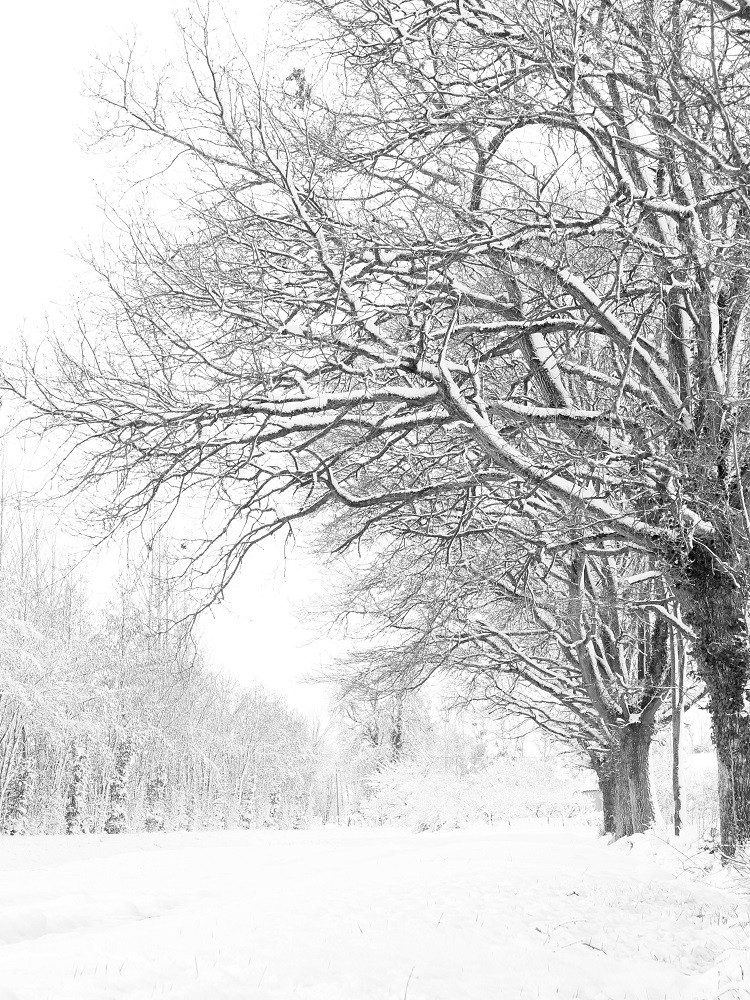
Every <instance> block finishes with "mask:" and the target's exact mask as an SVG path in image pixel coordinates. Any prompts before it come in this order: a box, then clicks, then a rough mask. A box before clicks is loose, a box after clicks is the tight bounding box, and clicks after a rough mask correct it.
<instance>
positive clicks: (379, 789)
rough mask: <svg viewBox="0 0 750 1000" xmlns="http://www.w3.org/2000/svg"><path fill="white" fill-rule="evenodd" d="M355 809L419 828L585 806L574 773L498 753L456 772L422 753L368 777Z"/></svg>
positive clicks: (374, 819)
mask: <svg viewBox="0 0 750 1000" xmlns="http://www.w3.org/2000/svg"><path fill="white" fill-rule="evenodd" d="M369 784H370V794H369V795H368V796H367V797H366V798H365V799H364V800H363V802H362V803H361V805H360V807H359V809H360V812H361V814H362V816H363V820H364V822H365V823H366V824H382V823H388V824H397V825H404V824H405V825H408V826H412V827H415V828H417V829H420V830H437V829H440V828H441V827H462V826H466V825H470V824H474V823H489V824H497V823H512V822H513V821H514V820H519V819H527V818H544V819H547V820H550V819H553V818H554V819H565V818H568V817H571V816H576V815H583V814H584V813H586V812H587V810H588V805H587V803H586V801H585V799H584V797H583V795H582V794H581V793H580V792H579V791H578V789H577V784H576V781H575V778H574V776H573V775H572V774H571V773H567V772H565V771H563V770H562V769H561V768H560V766H559V765H553V764H551V763H549V762H547V761H542V760H539V759H536V758H531V757H520V756H518V757H498V758H496V759H494V760H491V761H489V762H487V763H484V764H483V765H482V766H481V767H480V768H478V769H476V770H474V771H472V772H470V773H463V774H461V773H458V772H457V771H456V770H455V769H449V768H446V767H445V764H444V763H443V762H441V761H436V760H431V759H430V758H429V756H428V755H426V754H423V753H422V754H420V753H414V754H409V755H407V756H406V757H405V758H404V759H403V760H402V761H401V762H400V763H398V764H394V765H390V766H388V767H386V768H384V769H383V770H382V771H380V772H379V773H377V774H375V775H373V776H372V777H371V778H370V781H369Z"/></svg>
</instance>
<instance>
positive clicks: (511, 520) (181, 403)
mask: <svg viewBox="0 0 750 1000" xmlns="http://www.w3.org/2000/svg"><path fill="white" fill-rule="evenodd" d="M302 11H303V14H304V15H305V16H306V17H307V18H308V21H307V23H308V25H309V24H315V28H314V30H311V33H312V34H314V35H315V36H316V38H319V39H323V40H322V41H317V42H315V43H314V45H312V46H311V48H310V51H309V52H308V65H309V66H310V67H311V69H310V72H309V73H308V74H307V76H306V78H305V81H304V99H303V100H301V99H296V100H295V99H290V97H289V94H288V93H287V92H286V91H288V87H289V84H288V82H287V83H286V84H284V82H283V81H280V82H279V83H278V85H276V84H275V83H274V81H272V80H270V81H264V82H262V83H259V82H258V80H257V78H256V76H255V75H254V74H253V71H252V68H251V67H247V66H246V65H245V63H244V59H243V54H242V49H241V46H240V47H238V48H237V49H236V50H235V51H234V52H233V53H232V52H230V53H229V55H227V56H226V57H222V56H220V55H217V54H216V53H215V52H214V51H213V49H212V46H213V36H212V34H211V29H210V26H209V25H208V24H207V23H206V22H204V21H201V20H200V19H197V20H196V22H195V23H194V24H193V25H192V26H189V28H188V30H187V31H186V34H185V52H186V61H187V65H186V67H184V72H183V73H182V75H179V74H177V75H174V74H172V75H171V76H170V75H169V74H165V75H164V76H163V77H161V78H159V79H158V80H157V81H156V82H155V83H150V82H149V80H148V79H147V78H146V77H145V76H143V75H141V74H139V73H138V71H137V69H136V66H137V60H136V59H135V58H134V55H133V53H132V52H127V53H125V54H124V56H123V58H122V59H119V60H116V61H114V62H113V63H111V64H109V65H108V66H105V67H103V71H102V75H101V80H100V84H99V86H98V89H97V97H98V101H99V108H100V110H101V112H102V116H101V119H100V126H99V127H100V134H101V136H102V137H103V138H104V139H109V140H111V141H112V142H113V143H115V144H122V143H123V142H126V141H130V142H132V143H133V144H135V146H136V147H137V148H140V149H144V148H145V147H147V148H148V154H147V156H146V159H145V160H143V161H142V162H143V163H144V167H145V165H146V164H147V165H148V167H149V168H150V167H151V166H153V163H154V161H157V163H158V164H159V165H161V164H164V166H165V168H166V167H168V165H169V163H170V162H172V161H174V160H175V159H176V160H177V163H178V169H177V171H176V173H174V181H175V185H176V187H175V193H176V194H178V195H179V193H180V192H183V193H184V197H183V198H182V212H183V216H182V219H181V225H180V226H179V227H177V226H175V227H171V229H170V227H166V229H165V230H164V231H160V229H159V227H158V226H156V224H155V223H154V221H153V220H150V219H148V218H146V217H145V216H140V217H136V218H135V219H132V220H130V223H129V230H130V232H129V238H130V247H129V248H128V247H127V246H126V244H125V241H124V240H123V241H121V243H120V244H119V246H118V247H117V248H116V251H115V256H114V258H110V259H109V260H107V261H104V262H103V263H102V264H101V266H100V267H101V272H102V276H103V278H104V279H105V281H106V283H107V286H108V289H109V307H108V308H107V309H105V310H104V311H103V312H102V313H101V314H100V315H99V316H97V317H96V318H95V319H94V320H91V319H90V318H88V319H87V318H86V317H85V316H84V317H82V319H81V325H82V328H83V331H84V336H83V339H82V342H81V343H80V344H76V346H75V347H74V348H66V347H65V346H63V345H62V344H60V345H58V347H57V348H56V352H55V356H54V362H53V363H52V364H51V365H49V366H45V364H44V363H43V362H42V361H40V360H35V359H34V358H28V359H27V361H26V365H25V372H24V373H23V374H22V375H18V376H16V375H14V374H13V373H12V372H9V375H8V388H9V389H10V390H11V391H13V392H16V393H18V394H20V395H21V396H22V397H23V398H24V399H25V400H26V401H28V402H30V403H31V405H32V406H33V408H34V410H35V413H36V415H37V416H38V417H39V418H41V420H42V422H43V423H44V424H46V425H48V426H50V427H54V428H57V429H59V430H61V431H63V432H64V433H65V434H66V435H67V436H68V437H67V441H68V447H72V448H73V450H74V452H75V453H76V454H77V456H78V463H79V464H77V465H76V463H75V461H74V463H73V468H76V469H78V471H79V472H80V475H81V479H82V481H85V482H86V483H87V485H88V486H89V487H90V488H91V487H93V488H94V489H95V490H96V489H98V496H97V503H98V506H99V508H100V510H101V511H102V512H103V518H104V525H105V527H106V528H109V527H110V526H111V525H112V524H114V523H119V522H122V521H123V520H138V519H140V518H142V517H143V516H144V514H145V513H146V512H148V513H149V516H150V517H161V518H162V519H167V518H169V516H170V515H171V513H172V511H173V509H174V506H175V504H176V503H177V502H178V501H180V502H182V503H186V502H187V503H189V502H190V499H191V497H198V498H200V502H201V505H202V507H201V509H202V510H205V509H207V507H208V508H209V509H210V514H209V515H207V521H206V527H205V531H204V532H203V534H202V536H201V537H200V538H198V540H197V541H196V542H195V544H193V545H190V546H189V548H188V550H187V551H186V555H188V556H189V557H190V558H192V559H194V560H198V561H200V562H201V565H202V566H203V567H204V569H206V571H207V572H211V571H212V570H214V571H217V572H218V579H214V582H213V586H214V588H218V589H221V588H222V587H223V586H225V585H226V584H227V582H228V581H229V580H230V579H231V577H232V575H233V573H234V572H235V571H236V569H237V567H238V565H239V564H240V562H241V560H242V557H243V555H244V554H245V553H246V551H247V550H248V548H249V547H250V546H251V545H252V544H253V543H254V542H256V541H258V540H260V539H262V538H263V537H266V536H267V535H268V534H269V533H271V532H273V531H277V530H279V529H283V528H285V527H288V526H290V525H291V524H293V522H294V521H295V519H297V518H299V517H302V516H310V515H315V514H316V513H318V512H320V511H321V510H323V509H324V508H326V507H330V506H331V505H335V504H340V505H346V506H349V507H355V508H363V509H368V510H370V511H371V518H370V519H369V522H368V525H369V528H370V529H374V528H375V527H377V526H378V525H382V526H383V527H386V528H387V527H388V525H389V523H390V522H391V521H392V520H393V519H394V518H398V519H399V523H400V524H401V525H402V526H403V525H404V524H405V523H410V524H411V527H412V529H413V530H414V531H419V530H420V528H422V527H423V525H424V520H425V519H429V518H431V517H433V516H434V510H435V507H436V506H437V507H439V508H441V509H442V510H448V509H450V510H452V511H454V512H458V514H459V517H458V521H459V525H460V526H459V535H461V534H462V533H464V534H465V532H467V531H470V530H473V526H475V525H476V524H477V523H478V522H479V523H481V524H482V525H483V528H484V530H492V531H493V532H494V533H495V534H496V535H499V534H502V533H503V532H514V533H516V534H518V533H522V534H523V533H526V534H527V535H528V536H529V537H530V538H533V540H534V541H535V542H536V543H537V544H538V561H539V563H540V565H541V564H544V563H545V562H546V563H549V561H550V560H551V559H553V558H554V556H553V555H552V554H551V553H553V552H554V551H555V546H556V544H557V540H558V538H559V533H558V531H557V530H556V528H555V522H558V523H559V524H563V523H564V524H565V525H566V530H565V532H564V544H565V545H566V546H577V547H579V548H580V547H581V546H585V547H593V548H596V547H597V546H599V545H601V544H603V543H604V542H608V543H612V544H615V545H621V546H623V547H625V548H627V549H630V550H635V551H640V552H643V553H645V554H647V556H648V557H649V558H652V559H655V560H657V561H658V562H659V565H660V567H661V568H662V570H663V572H664V573H665V574H667V575H668V576H669V579H670V581H671V586H672V587H673V588H674V590H675V591H676V592H677V593H678V595H679V600H680V603H681V607H682V614H683V616H684V619H685V621H686V622H687V623H688V625H689V626H690V627H691V628H692V630H693V632H694V636H695V639H694V649H695V653H696V658H697V662H698V666H699V670H700V672H701V675H702V677H703V679H704V681H705V683H706V686H707V689H708V694H709V704H710V709H711V713H712V718H713V729H714V737H715V740H716V745H717V752H718V757H719V767H720V776H721V780H720V786H721V831H722V833H721V836H722V842H723V844H724V846H725V848H726V850H728V851H731V850H732V849H733V847H734V845H735V843H736V842H737V841H738V840H746V839H750V715H749V713H748V700H747V698H748V680H749V678H750V633H749V629H748V621H747V617H746V609H747V598H748V588H749V587H750V582H749V581H748V574H747V555H748V549H749V547H750V517H749V516H748V510H747V505H746V502H745V478H746V476H747V471H748V468H749V467H750V465H749V464H748V459H747V424H748V413H749V410H748V404H747V398H748V396H749V395H750V394H749V393H748V381H749V380H748V363H747V362H748V352H747V323H746V305H747V300H748V290H749V284H748V279H749V274H748V267H747V258H748V249H749V246H748V244H749V239H748V237H749V236H750V202H748V194H749V193H750V162H749V161H748V145H747V143H748V138H747V137H748V132H749V130H750V111H748V108H750V101H749V100H748V99H749V98H750V75H749V73H750V70H749V68H748V51H747V45H746V38H745V35H744V34H743V24H744V7H740V8H738V9H737V10H736V11H735V10H733V9H729V8H726V9H725V6H724V5H722V6H720V7H719V6H716V5H715V4H713V3H712V2H710V0H709V2H705V0H686V2H683V3H681V4H674V3H672V2H671V0H669V2H667V0H616V2H614V3H606V4H605V3H599V2H591V3H585V2H584V3H577V4H573V3H569V2H567V0H541V2H539V3H536V4H534V5H528V4H522V3H518V4H516V3H513V2H510V3H502V4H501V3H499V2H498V0H486V2H481V3H479V2H476V0H463V2H462V3H458V4H456V3H454V2H452V0H451V2H448V0H444V2H436V0H400V2H398V3H394V4H387V5H383V4H381V3H380V2H379V0H349V2H345V3H340V2H334V0H307V2H305V3H303V4H302ZM285 87H286V91H285ZM144 155H145V154H144ZM130 162H131V163H132V162H133V161H132V160H131V161H130ZM135 162H138V160H137V158H136V160H135ZM166 176H167V177H168V176H169V173H168V172H167V174H166ZM188 179H189V180H188ZM161 182H162V183H165V181H164V177H163V176H162V178H161ZM110 260H111V261H112V263H110ZM464 511H465V516H463V520H462V519H461V518H462V515H461V512H464ZM540 523H541V524H542V525H543V526H544V527H543V533H542V534H539V525H540ZM213 592H214V593H215V590H214V591H213Z"/></svg>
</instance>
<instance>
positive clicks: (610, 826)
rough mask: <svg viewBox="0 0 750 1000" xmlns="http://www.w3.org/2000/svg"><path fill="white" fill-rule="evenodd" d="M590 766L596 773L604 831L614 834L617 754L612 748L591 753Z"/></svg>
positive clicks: (615, 824) (615, 822)
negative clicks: (603, 752)
mask: <svg viewBox="0 0 750 1000" xmlns="http://www.w3.org/2000/svg"><path fill="white" fill-rule="evenodd" d="M591 766H592V767H593V769H594V772H595V774H596V780H597V783H598V785H599V792H600V793H601V797H602V811H603V813H604V832H605V833H612V834H614V833H615V832H616V829H617V811H618V807H617V772H618V769H619V760H618V754H617V753H616V751H614V750H612V751H610V752H609V753H607V754H596V755H594V754H591Z"/></svg>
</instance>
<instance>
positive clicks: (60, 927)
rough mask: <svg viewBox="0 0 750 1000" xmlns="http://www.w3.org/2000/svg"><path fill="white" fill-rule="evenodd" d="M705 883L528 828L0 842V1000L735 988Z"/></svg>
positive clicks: (702, 994) (745, 959)
mask: <svg viewBox="0 0 750 1000" xmlns="http://www.w3.org/2000/svg"><path fill="white" fill-rule="evenodd" d="M691 872H692V873H691ZM717 878H718V879H720V878H721V876H717V875H716V874H715V873H714V874H713V875H712V876H705V875H703V874H701V873H700V872H697V873H696V870H695V869H694V868H693V867H692V866H690V865H688V870H686V867H685V860H684V857H683V856H682V855H681V854H680V853H679V852H678V851H676V850H675V849H674V848H671V847H668V846H666V845H663V844H661V843H660V842H659V841H658V839H656V838H652V837H648V838H643V837H641V838H635V842H634V843H630V842H621V843H620V844H618V845H615V846H607V845H606V844H605V843H604V842H602V841H599V840H598V839H597V838H596V835H595V834H594V833H593V831H591V830H588V829H570V828H567V827H566V828H563V829H554V828H549V827H547V826H541V825H540V826H526V827H511V828H506V829H502V830H501V829H486V830H471V831H466V830H464V831H450V832H447V831H446V832H439V833H422V834H413V833H409V832H406V831H394V830H387V829H382V830H361V829H339V828H330V827H329V828H326V829H323V830H310V831H299V832H288V833H287V832H228V833H194V834H139V835H134V836H127V835H126V836H119V837H109V838H107V837H96V836H90V837H69V838H63V837H36V838H31V837H29V838H17V839H10V838H4V839H3V840H2V841H0V998H1V1000H47V998H49V1000H66V998H76V1000H78V998H81V1000H83V998H88V1000H107V998H115V997H118V998H119V997H127V998H129V1000H131V998H139V1000H140V998H147V997H173V998H175V1000H230V998H231V1000H251V998H269V1000H270V998H274V1000H281V998H283V1000H291V998H299V1000H312V998H315V1000H375V998H378V1000H380V998H382V1000H386V998H387V1000H443V998H444V1000H461V998H466V1000H516V998H546V997H562V998H571V1000H572V998H574V997H575V998H578V1000H586V998H590V1000H615V998H618V1000H620V998H639V1000H640V998H643V1000H661V998H667V1000H672V998H674V1000H678V998H679V1000H689V998H694V1000H698V998H700V1000H704V998H706V1000H708V998H713V997H716V996H719V995H720V996H721V998H722V1000H735V998H740V997H750V915H749V914H748V900H747V899H745V898H743V896H742V895H741V894H737V893H736V892H733V891H730V890H729V889H727V888H719V887H718V886H717V885H715V884H712V880H713V882H716V880H717Z"/></svg>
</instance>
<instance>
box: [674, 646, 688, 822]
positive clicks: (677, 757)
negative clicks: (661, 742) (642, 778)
mask: <svg viewBox="0 0 750 1000" xmlns="http://www.w3.org/2000/svg"><path fill="white" fill-rule="evenodd" d="M671 652H672V799H673V801H674V832H675V835H676V836H679V834H680V831H681V830H682V781H681V749H682V748H681V739H682V713H683V710H684V702H685V651H684V648H683V644H682V640H681V638H680V637H679V636H677V635H676V634H673V635H672V643H671Z"/></svg>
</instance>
